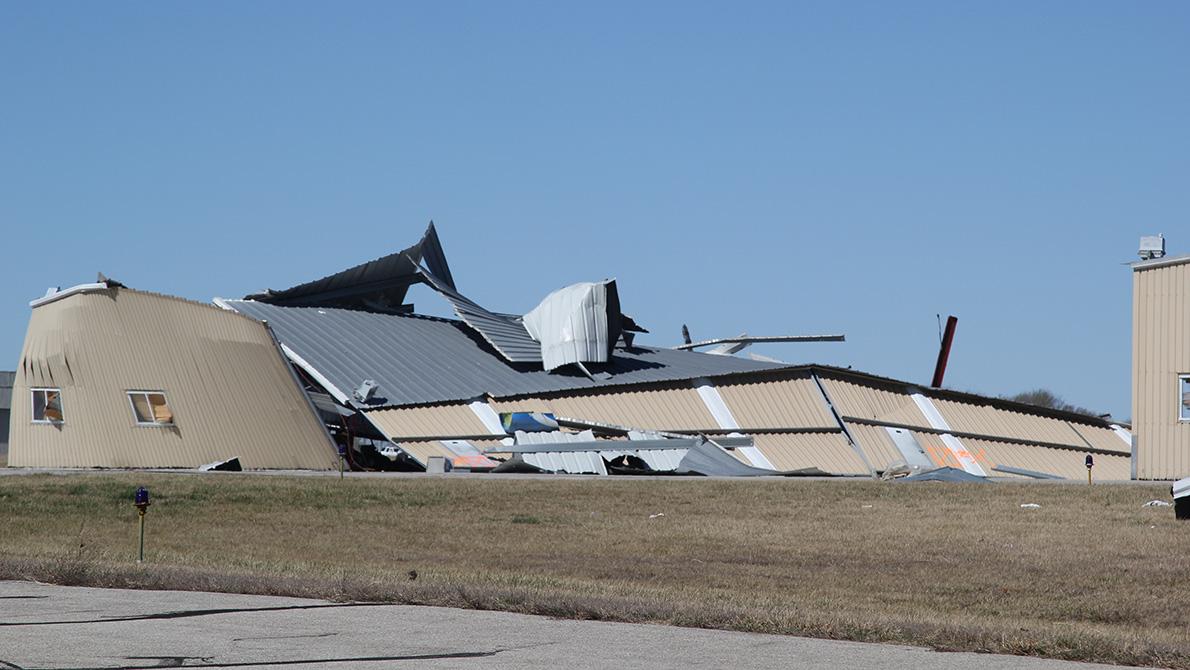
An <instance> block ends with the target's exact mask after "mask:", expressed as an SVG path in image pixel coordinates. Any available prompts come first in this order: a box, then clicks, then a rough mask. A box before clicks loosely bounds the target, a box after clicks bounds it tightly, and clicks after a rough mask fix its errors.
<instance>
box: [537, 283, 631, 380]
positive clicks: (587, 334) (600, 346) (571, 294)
mask: <svg viewBox="0 0 1190 670" xmlns="http://www.w3.org/2000/svg"><path fill="white" fill-rule="evenodd" d="M524 324H525V329H526V330H527V331H529V335H530V336H532V337H533V339H535V340H537V341H538V342H540V343H541V345H540V347H541V360H542V364H543V365H544V366H545V369H546V370H554V369H556V368H559V367H562V366H563V365H568V364H571V363H606V362H607V361H608V360H609V359H610V358H611V355H612V349H613V347H614V346H615V344H616V341H618V340H619V339H620V330H621V325H620V298H619V294H618V292H617V291H616V282H615V280H608V281H605V282H599V283H593V282H583V283H579V284H573V285H571V286H567V287H565V288H561V289H558V290H557V291H554V292H553V293H550V294H549V295H548V296H546V297H545V299H543V300H542V301H541V302H540V303H539V304H538V305H537V306H536V307H534V308H533V309H532V310H530V311H529V313H528V314H526V315H525V318H524Z"/></svg>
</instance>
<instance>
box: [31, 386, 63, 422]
mask: <svg viewBox="0 0 1190 670" xmlns="http://www.w3.org/2000/svg"><path fill="white" fill-rule="evenodd" d="M31 391H32V393H33V423H62V421H63V416H62V389H31Z"/></svg>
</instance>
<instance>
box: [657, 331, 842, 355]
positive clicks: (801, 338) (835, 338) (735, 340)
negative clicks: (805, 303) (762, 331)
mask: <svg viewBox="0 0 1190 670" xmlns="http://www.w3.org/2000/svg"><path fill="white" fill-rule="evenodd" d="M845 341H846V337H845V336H843V335H771V336H768V335H758V336H751V335H740V336H739V337H719V338H716V339H713V340H702V341H701V342H688V343H686V344H679V345H678V346H676V347H674V349H677V350H679V351H689V350H691V349H698V348H701V347H710V346H714V345H716V344H743V345H745V346H746V345H749V344H765V343H777V342H845ZM742 348H743V347H740V349H742ZM736 351H738V349H737V350H736ZM731 353H735V351H732V352H731Z"/></svg>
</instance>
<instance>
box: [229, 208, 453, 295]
mask: <svg viewBox="0 0 1190 670" xmlns="http://www.w3.org/2000/svg"><path fill="white" fill-rule="evenodd" d="M419 263H425V264H426V267H428V268H429V270H430V272H433V273H434V275H435V277H436V278H437V279H438V281H439V282H440V283H441V284H442V285H444V286H447V287H449V288H451V289H453V288H454V279H453V278H452V277H451V274H450V266H449V265H447V262H446V255H445V254H444V253H443V251H442V245H441V243H440V242H439V240H438V232H437V231H436V230H435V229H434V223H433V222H430V225H429V227H427V228H426V232H425V234H424V235H422V238H421V240H419V241H418V242H417V244H414V245H413V246H411V247H409V248H407V249H402V250H401V251H398V252H397V253H395V254H389V255H387V256H383V257H381V258H377V259H376V260H373V261H368V262H367V263H360V264H359V265H356V266H354V267H350V268H347V269H346V270H343V271H341V272H336V273H334V274H332V275H327V276H326V277H323V278H321V279H315V280H314V281H308V282H306V283H304V284H298V285H297V286H293V287H290V288H287V289H284V290H280V291H273V290H271V289H270V290H268V291H266V292H264V293H259V294H254V295H250V296H247V297H248V298H250V299H253V300H259V301H263V302H269V303H273V304H276V305H290V306H316V305H337V306H342V307H353V308H367V307H368V306H369V304H383V305H385V306H388V307H391V308H397V307H399V306H400V305H401V304H402V302H404V300H405V294H406V292H407V291H408V290H409V286H410V285H412V284H416V283H419V282H421V281H422V273H421V269H420V267H419V265H418V264H419Z"/></svg>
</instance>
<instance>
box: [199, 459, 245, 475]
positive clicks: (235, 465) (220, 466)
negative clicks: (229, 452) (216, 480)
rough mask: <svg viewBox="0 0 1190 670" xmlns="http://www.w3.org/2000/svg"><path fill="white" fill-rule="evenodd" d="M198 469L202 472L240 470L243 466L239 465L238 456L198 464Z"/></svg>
mask: <svg viewBox="0 0 1190 670" xmlns="http://www.w3.org/2000/svg"><path fill="white" fill-rule="evenodd" d="M198 469H199V470H201V471H203V472H242V471H243V469H244V467H243V466H242V465H240V459H239V458H229V459H227V460H226V461H215V462H214V463H207V464H206V465H200V466H198Z"/></svg>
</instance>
